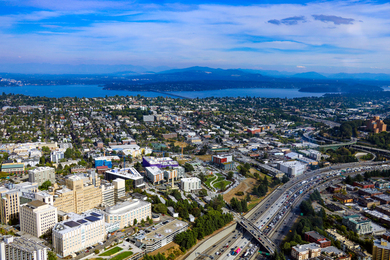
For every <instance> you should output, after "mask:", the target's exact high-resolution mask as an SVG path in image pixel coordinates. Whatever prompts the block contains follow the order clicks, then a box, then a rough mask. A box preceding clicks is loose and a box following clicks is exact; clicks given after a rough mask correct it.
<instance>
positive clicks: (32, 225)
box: [19, 200, 58, 237]
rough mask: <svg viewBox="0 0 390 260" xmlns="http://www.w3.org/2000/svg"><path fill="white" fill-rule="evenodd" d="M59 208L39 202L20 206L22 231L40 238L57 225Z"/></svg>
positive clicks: (35, 201)
mask: <svg viewBox="0 0 390 260" xmlns="http://www.w3.org/2000/svg"><path fill="white" fill-rule="evenodd" d="M57 220H58V216H57V208H56V207H53V206H51V205H49V204H46V203H44V202H42V201H39V200H34V201H31V202H29V203H27V204H23V205H21V206H20V217H19V222H20V230H21V231H24V232H26V233H29V234H31V235H33V236H36V237H40V236H42V235H44V234H46V233H47V232H49V231H50V230H51V229H52V228H53V227H54V225H55V224H56V223H57Z"/></svg>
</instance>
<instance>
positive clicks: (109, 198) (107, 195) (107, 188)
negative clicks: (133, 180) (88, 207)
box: [101, 183, 115, 207]
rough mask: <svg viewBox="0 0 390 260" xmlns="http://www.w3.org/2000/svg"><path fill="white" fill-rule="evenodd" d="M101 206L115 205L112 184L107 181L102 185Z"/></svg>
mask: <svg viewBox="0 0 390 260" xmlns="http://www.w3.org/2000/svg"><path fill="white" fill-rule="evenodd" d="M101 188H102V206H103V207H105V206H114V205H115V195H114V185H113V184H111V183H107V184H104V185H102V187H101Z"/></svg>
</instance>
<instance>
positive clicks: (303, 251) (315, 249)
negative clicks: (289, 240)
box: [291, 243, 321, 260]
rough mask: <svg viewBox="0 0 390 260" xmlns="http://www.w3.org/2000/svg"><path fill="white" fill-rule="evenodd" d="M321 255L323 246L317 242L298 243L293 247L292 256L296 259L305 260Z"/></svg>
mask: <svg viewBox="0 0 390 260" xmlns="http://www.w3.org/2000/svg"><path fill="white" fill-rule="evenodd" d="M320 255H321V247H320V245H318V244H316V243H310V244H305V245H296V246H293V247H292V249H291V256H292V258H293V259H295V260H305V259H309V258H314V257H318V256H320Z"/></svg>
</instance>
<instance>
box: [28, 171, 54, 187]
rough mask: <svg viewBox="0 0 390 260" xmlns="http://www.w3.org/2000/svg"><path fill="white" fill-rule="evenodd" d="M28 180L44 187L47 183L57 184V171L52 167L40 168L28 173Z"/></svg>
mask: <svg viewBox="0 0 390 260" xmlns="http://www.w3.org/2000/svg"><path fill="white" fill-rule="evenodd" d="M28 180H29V181H30V182H36V183H38V185H39V186H40V185H42V183H44V182H45V181H48V180H49V181H50V182H51V183H55V182H56V174H55V170H54V168H52V167H38V168H35V169H33V170H29V171H28Z"/></svg>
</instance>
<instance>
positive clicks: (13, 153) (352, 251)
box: [0, 81, 390, 260]
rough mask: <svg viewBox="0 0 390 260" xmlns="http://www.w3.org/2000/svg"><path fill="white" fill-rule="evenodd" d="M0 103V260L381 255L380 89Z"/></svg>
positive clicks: (385, 234)
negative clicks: (316, 94)
mask: <svg viewBox="0 0 390 260" xmlns="http://www.w3.org/2000/svg"><path fill="white" fill-rule="evenodd" d="M13 83H15V84H19V83H20V82H18V81H15V82H13ZM0 108H1V111H0V113H1V115H0V162H1V172H0V178H1V186H0V194H1V200H0V220H1V225H0V232H1V235H0V259H7V260H8V259H34V260H47V259H48V260H53V259H95V260H102V259H114V260H122V259H123V260H124V259H131V260H137V259H144V260H166V259H169V260H173V259H180V260H181V259H189V260H195V259H197V260H200V259H215V260H216V259H245V260H249V259H276V260H286V259H289V260H290V259H291V260H305V259H309V258H313V259H319V260H331V259H334V260H388V259H389V257H390V242H389V241H390V230H389V229H390V180H389V178H390V163H388V162H387V158H389V157H390V133H388V132H387V125H388V124H389V123H390V112H389V111H390V99H389V94H387V93H386V92H372V93H364V94H358V93H350V94H348V95H345V94H327V95H325V96H323V97H310V98H309V97H305V98H292V99H287V98H286V99H282V98H252V97H236V98H232V97H231V98H228V97H226V98H204V99H199V98H195V99H186V98H171V97H157V98H146V97H142V96H140V95H138V96H112V97H105V98H98V97H97V98H77V97H75V98H69V97H68V98H46V97H30V96H23V95H13V94H5V93H3V94H2V95H0Z"/></svg>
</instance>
